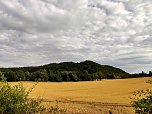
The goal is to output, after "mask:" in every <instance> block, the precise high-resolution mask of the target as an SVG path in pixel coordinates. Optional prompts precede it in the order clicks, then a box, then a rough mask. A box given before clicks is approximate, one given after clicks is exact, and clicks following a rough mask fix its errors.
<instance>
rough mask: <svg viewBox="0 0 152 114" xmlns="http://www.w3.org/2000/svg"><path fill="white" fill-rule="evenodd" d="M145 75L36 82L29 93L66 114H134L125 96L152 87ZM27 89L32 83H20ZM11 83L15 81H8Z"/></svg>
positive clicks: (127, 96) (127, 97)
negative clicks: (113, 78)
mask: <svg viewBox="0 0 152 114" xmlns="http://www.w3.org/2000/svg"><path fill="white" fill-rule="evenodd" d="M148 79H149V78H134V79H115V80H102V81H92V82H58V83H57V82H38V84H37V85H36V86H35V88H34V89H33V91H32V92H31V94H30V96H31V97H33V98H37V97H41V98H43V99H44V103H45V105H46V106H48V107H49V106H52V105H54V106H55V105H57V106H59V107H60V108H63V109H65V110H66V111H67V112H68V113H69V114H72V113H74V114H109V112H112V114H134V110H133V109H132V108H131V106H130V99H129V96H131V95H132V92H134V91H136V90H141V89H148V88H152V85H151V84H147V83H146V81H147V80H148ZM22 83H23V85H24V86H25V87H26V88H27V89H29V88H31V87H32V86H33V85H34V84H35V82H22ZM12 84H16V82H15V83H12Z"/></svg>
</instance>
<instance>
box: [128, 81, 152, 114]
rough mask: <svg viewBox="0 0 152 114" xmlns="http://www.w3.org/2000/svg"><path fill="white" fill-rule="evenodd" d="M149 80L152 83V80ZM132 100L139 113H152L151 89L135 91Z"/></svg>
mask: <svg viewBox="0 0 152 114" xmlns="http://www.w3.org/2000/svg"><path fill="white" fill-rule="evenodd" d="M147 82H148V83H150V84H152V83H151V82H152V81H151V80H149V81H147ZM131 100H132V101H131V105H132V106H133V107H134V108H135V112H136V113H137V114H152V91H151V90H150V89H147V90H140V91H136V92H134V93H133V97H131Z"/></svg>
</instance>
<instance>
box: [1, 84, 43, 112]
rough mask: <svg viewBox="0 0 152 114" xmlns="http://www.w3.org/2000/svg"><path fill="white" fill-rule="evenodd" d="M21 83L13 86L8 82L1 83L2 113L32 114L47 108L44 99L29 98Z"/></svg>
mask: <svg viewBox="0 0 152 114" xmlns="http://www.w3.org/2000/svg"><path fill="white" fill-rule="evenodd" d="M31 90H32V89H30V91H26V90H25V88H24V87H23V86H22V84H21V83H19V84H18V85H14V86H11V85H10V84H8V83H7V82H1V83H0V114H31V113H39V112H41V111H43V110H44V109H45V108H44V106H41V105H40V104H41V103H42V99H36V100H35V99H32V98H29V97H28V96H29V93H30V92H31Z"/></svg>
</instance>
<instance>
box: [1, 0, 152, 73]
mask: <svg viewBox="0 0 152 114" xmlns="http://www.w3.org/2000/svg"><path fill="white" fill-rule="evenodd" d="M151 9H152V1H151V0H76V1H73V0H66V1H65V0H11V2H10V0H5V1H0V64H1V66H29V65H39V64H45V63H49V62H59V61H82V60H85V59H90V60H94V61H97V62H99V63H101V64H110V65H114V66H117V67H120V68H123V69H124V70H127V71H130V72H134V71H135V72H137V71H140V70H141V69H143V70H144V66H145V68H146V69H148V70H151V69H150V68H148V67H147V66H150V65H151V64H152V60H151V57H152V55H151V53H152V51H151V50H152V46H151V43H152V40H151V39H152V37H151V36H152V33H151V31H152V20H151V18H152V12H151ZM139 66H141V67H139ZM132 69H134V70H132Z"/></svg>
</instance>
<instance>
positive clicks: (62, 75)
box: [0, 60, 130, 82]
mask: <svg viewBox="0 0 152 114" xmlns="http://www.w3.org/2000/svg"><path fill="white" fill-rule="evenodd" d="M0 70H2V71H3V72H4V75H5V77H6V78H7V81H9V82H14V81H56V82H62V81H92V80H101V79H107V78H109V79H118V78H128V77H130V74H128V73H126V72H125V71H123V70H121V69H119V68H115V67H112V66H108V65H100V64H98V63H95V62H93V61H89V60H86V61H84V62H80V63H73V62H62V63H52V64H48V65H43V66H36V67H20V68H0Z"/></svg>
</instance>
